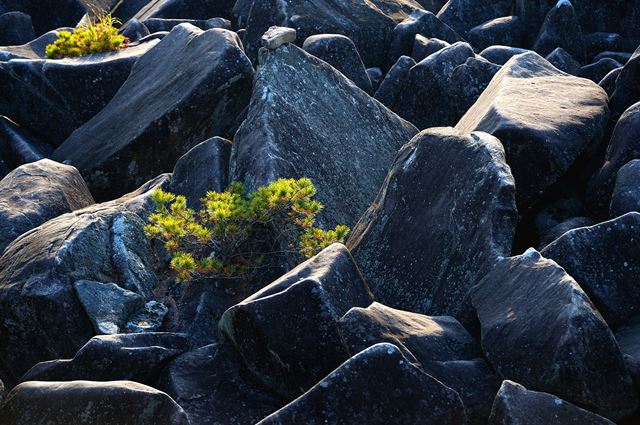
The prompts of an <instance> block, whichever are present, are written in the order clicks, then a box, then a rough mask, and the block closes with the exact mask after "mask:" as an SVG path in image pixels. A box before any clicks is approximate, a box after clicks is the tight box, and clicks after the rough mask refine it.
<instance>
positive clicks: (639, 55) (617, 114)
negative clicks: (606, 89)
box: [609, 46, 640, 121]
mask: <svg viewBox="0 0 640 425" xmlns="http://www.w3.org/2000/svg"><path fill="white" fill-rule="evenodd" d="M639 73H640V46H638V49H636V51H635V52H633V55H631V57H630V58H629V60H628V61H627V63H625V65H624V67H623V68H622V71H620V75H619V76H618V78H617V79H616V89H615V91H614V92H613V95H612V96H611V101H610V102H609V108H611V119H612V120H614V121H618V120H619V119H622V117H623V114H625V113H626V112H627V111H628V110H629V109H630V108H631V107H633V106H635V104H636V103H637V102H638V101H640V80H639V79H638V78H637V76H638V74H639Z"/></svg>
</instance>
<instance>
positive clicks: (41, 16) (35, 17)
mask: <svg viewBox="0 0 640 425" xmlns="http://www.w3.org/2000/svg"><path fill="white" fill-rule="evenodd" d="M1 6H4V8H5V10H6V11H7V12H9V11H19V12H23V13H25V14H27V15H29V16H30V17H31V20H32V21H33V28H34V30H35V33H36V35H41V34H44V33H45V32H47V31H51V30H53V29H56V28H60V27H73V26H75V25H76V24H77V23H78V22H80V19H82V15H84V14H85V13H86V11H87V9H88V7H87V2H85V1H83V0H60V1H57V2H56V4H55V13H52V10H51V7H50V6H51V5H50V4H46V3H45V4H43V2H42V0H2V3H1V4H0V9H2V7H1ZM0 12H1V10H0Z"/></svg>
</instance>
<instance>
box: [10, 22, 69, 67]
mask: <svg viewBox="0 0 640 425" xmlns="http://www.w3.org/2000/svg"><path fill="white" fill-rule="evenodd" d="M60 31H73V28H69V27H63V28H58V29H55V30H52V31H49V32H47V33H45V34H42V35H41V36H40V37H38V38H36V39H35V40H31V41H30V42H28V43H26V44H21V45H18V46H1V47H0V62H6V61H8V60H10V59H44V58H45V53H46V52H45V49H46V47H47V46H48V45H49V44H51V43H53V42H54V41H56V40H57V39H58V33H59V32H60Z"/></svg>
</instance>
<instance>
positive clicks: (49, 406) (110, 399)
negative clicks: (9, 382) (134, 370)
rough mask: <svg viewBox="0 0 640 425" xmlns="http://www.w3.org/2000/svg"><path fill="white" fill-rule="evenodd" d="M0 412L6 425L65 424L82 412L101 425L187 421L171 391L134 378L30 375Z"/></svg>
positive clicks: (174, 424) (85, 418)
mask: <svg viewBox="0 0 640 425" xmlns="http://www.w3.org/2000/svg"><path fill="white" fill-rule="evenodd" d="M0 417H2V418H4V419H3V420H4V424H6V425H32V424H35V423H48V424H51V425H66V424H71V423H75V422H76V421H77V420H78V419H79V418H82V420H83V421H84V422H85V423H87V424H100V425H189V419H188V417H187V414H186V413H185V412H184V410H182V408H181V407H180V406H178V405H177V404H176V402H175V401H173V400H172V399H171V397H169V396H168V395H167V394H165V393H163V392H161V391H158V390H156V389H154V388H151V387H148V386H146V385H142V384H139V383H137V382H132V381H110V382H91V381H71V382H38V381H31V382H25V383H23V384H20V385H18V386H17V387H15V388H14V389H13V391H11V393H9V395H8V396H7V398H6V400H5V404H4V406H2V408H0Z"/></svg>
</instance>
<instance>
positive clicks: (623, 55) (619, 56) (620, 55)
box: [593, 51, 631, 64]
mask: <svg viewBox="0 0 640 425" xmlns="http://www.w3.org/2000/svg"><path fill="white" fill-rule="evenodd" d="M604 58H611V59H613V60H615V61H618V62H620V63H622V64H626V63H627V62H629V59H631V53H627V52H609V51H605V52H602V51H601V52H600V53H598V54H597V55H596V56H595V57H594V58H593V62H597V61H599V60H600V59H604Z"/></svg>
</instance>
